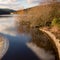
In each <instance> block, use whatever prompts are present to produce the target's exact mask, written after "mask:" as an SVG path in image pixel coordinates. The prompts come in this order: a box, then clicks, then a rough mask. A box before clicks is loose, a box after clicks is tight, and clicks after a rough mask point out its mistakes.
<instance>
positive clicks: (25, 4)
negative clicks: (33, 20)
mask: <svg viewBox="0 0 60 60" xmlns="http://www.w3.org/2000/svg"><path fill="white" fill-rule="evenodd" d="M44 1H52V0H0V8H10V9H15V10H18V9H23V8H29V7H33V6H36V5H38V4H39V3H40V2H44ZM58 1H60V0H58Z"/></svg>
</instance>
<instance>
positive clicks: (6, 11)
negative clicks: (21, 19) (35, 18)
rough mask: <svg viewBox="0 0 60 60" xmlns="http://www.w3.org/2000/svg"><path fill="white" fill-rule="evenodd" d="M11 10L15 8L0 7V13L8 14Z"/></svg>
mask: <svg viewBox="0 0 60 60" xmlns="http://www.w3.org/2000/svg"><path fill="white" fill-rule="evenodd" d="M11 12H15V10H12V9H0V15H3V14H10V13H11Z"/></svg>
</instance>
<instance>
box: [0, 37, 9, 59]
mask: <svg viewBox="0 0 60 60" xmlns="http://www.w3.org/2000/svg"><path fill="white" fill-rule="evenodd" d="M8 48H9V41H8V39H7V38H5V37H4V45H3V49H2V53H1V54H2V55H1V59H2V57H3V56H4V55H5V54H6V52H7V50H8Z"/></svg>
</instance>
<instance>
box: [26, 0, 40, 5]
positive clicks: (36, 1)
mask: <svg viewBox="0 0 60 60" xmlns="http://www.w3.org/2000/svg"><path fill="white" fill-rule="evenodd" d="M40 2H41V0H27V3H28V4H35V3H40Z"/></svg>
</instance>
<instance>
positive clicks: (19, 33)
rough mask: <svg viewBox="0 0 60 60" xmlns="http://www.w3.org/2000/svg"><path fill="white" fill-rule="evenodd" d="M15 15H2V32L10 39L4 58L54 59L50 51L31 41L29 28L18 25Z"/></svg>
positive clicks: (22, 59)
mask: <svg viewBox="0 0 60 60" xmlns="http://www.w3.org/2000/svg"><path fill="white" fill-rule="evenodd" d="M15 17H16V16H15V15H12V16H7V17H0V33H1V34H2V35H4V36H5V37H6V38H7V39H8V40H9V49H8V51H7V53H6V54H5V55H4V57H3V58H2V60H54V59H55V57H54V56H53V55H51V53H50V52H49V51H45V50H44V49H43V48H40V47H38V46H37V45H36V44H34V43H32V42H31V41H32V35H31V33H30V32H31V31H30V32H29V28H27V29H26V26H23V27H22V26H21V25H20V26H19V27H17V26H16V24H17V23H16V21H17V20H16V18H15ZM20 18H21V17H20ZM27 27H28V26H27ZM29 42H31V43H29ZM47 56H48V57H47Z"/></svg>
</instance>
